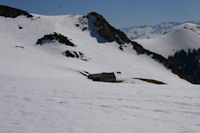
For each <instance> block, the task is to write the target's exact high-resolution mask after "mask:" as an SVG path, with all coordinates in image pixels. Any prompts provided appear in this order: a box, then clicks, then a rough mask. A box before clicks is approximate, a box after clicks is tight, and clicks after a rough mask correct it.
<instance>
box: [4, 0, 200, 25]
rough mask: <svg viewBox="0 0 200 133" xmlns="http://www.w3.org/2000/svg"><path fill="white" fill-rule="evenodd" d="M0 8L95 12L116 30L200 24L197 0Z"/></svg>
mask: <svg viewBox="0 0 200 133" xmlns="http://www.w3.org/2000/svg"><path fill="white" fill-rule="evenodd" d="M0 4H3V5H8V6H12V7H16V8H20V9H23V10H26V11H28V12H31V13H36V14H43V15H63V14H87V13H89V12H91V11H96V12H98V13H100V14H102V15H103V16H104V17H105V18H106V19H107V20H108V21H109V22H110V23H111V24H112V25H114V26H116V27H117V28H122V27H129V26H135V25H144V24H150V25H152V24H157V23H160V22H165V21H186V20H200V8H199V7H200V0H0Z"/></svg>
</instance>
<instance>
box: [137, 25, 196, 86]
mask: <svg viewBox="0 0 200 133" xmlns="http://www.w3.org/2000/svg"><path fill="white" fill-rule="evenodd" d="M135 41H136V42H138V43H139V44H141V45H142V46H143V47H144V48H146V49H149V50H151V51H153V52H156V53H159V54H161V55H163V56H164V57H166V58H168V57H169V56H170V57H169V58H168V59H169V60H170V61H172V62H174V63H175V64H176V65H178V66H179V67H180V68H182V69H183V70H184V72H186V73H187V75H189V76H190V77H192V78H193V79H195V80H196V81H198V82H199V83H200V74H199V68H200V67H199V66H200V64H199V61H200V57H199V50H197V49H199V48H200V26H199V25H196V24H192V23H185V24H182V25H179V26H176V27H174V28H172V29H170V30H168V32H167V33H166V34H165V35H161V36H160V37H156V38H151V39H136V40H135ZM196 50H197V51H196ZM192 52H193V53H192ZM197 53H198V54H197Z"/></svg>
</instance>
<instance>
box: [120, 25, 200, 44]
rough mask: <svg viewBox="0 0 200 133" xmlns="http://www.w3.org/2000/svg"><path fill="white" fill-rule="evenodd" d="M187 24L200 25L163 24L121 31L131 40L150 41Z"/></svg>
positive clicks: (134, 27)
mask: <svg viewBox="0 0 200 133" xmlns="http://www.w3.org/2000/svg"><path fill="white" fill-rule="evenodd" d="M185 23H193V24H197V25H200V22H199V21H185V22H163V23H160V24H156V25H143V26H132V27H128V28H123V29H121V30H122V31H124V32H125V33H126V35H127V36H128V37H129V38H130V39H131V40H134V39H149V38H155V37H159V36H161V35H163V34H165V33H166V32H168V31H169V30H171V29H172V28H174V27H176V26H179V25H182V24H185Z"/></svg>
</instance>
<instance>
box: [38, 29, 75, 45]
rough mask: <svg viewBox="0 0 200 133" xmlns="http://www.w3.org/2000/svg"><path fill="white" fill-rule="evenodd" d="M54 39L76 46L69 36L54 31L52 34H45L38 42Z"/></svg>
mask: <svg viewBox="0 0 200 133" xmlns="http://www.w3.org/2000/svg"><path fill="white" fill-rule="evenodd" d="M53 41H58V42H59V43H62V44H65V45H67V46H71V47H74V46H76V45H75V44H73V43H72V42H71V41H70V40H69V39H68V38H67V37H65V36H63V35H61V34H58V33H56V32H54V33H52V34H48V35H44V36H43V37H42V38H40V39H38V40H37V42H36V44H37V45H38V44H39V45H43V44H44V43H47V42H53Z"/></svg>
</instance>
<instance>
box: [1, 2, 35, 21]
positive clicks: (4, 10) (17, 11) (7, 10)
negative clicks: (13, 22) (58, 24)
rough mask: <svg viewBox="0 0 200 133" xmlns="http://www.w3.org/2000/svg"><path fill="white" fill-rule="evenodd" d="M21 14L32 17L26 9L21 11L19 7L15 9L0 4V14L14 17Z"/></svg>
mask: <svg viewBox="0 0 200 133" xmlns="http://www.w3.org/2000/svg"><path fill="white" fill-rule="evenodd" d="M21 15H24V16H26V17H27V18H32V17H33V16H32V15H31V14H29V13H28V12H26V11H23V10H20V9H16V8H12V7H8V6H3V5H0V16H4V17H10V18H16V17H18V16H21Z"/></svg>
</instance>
